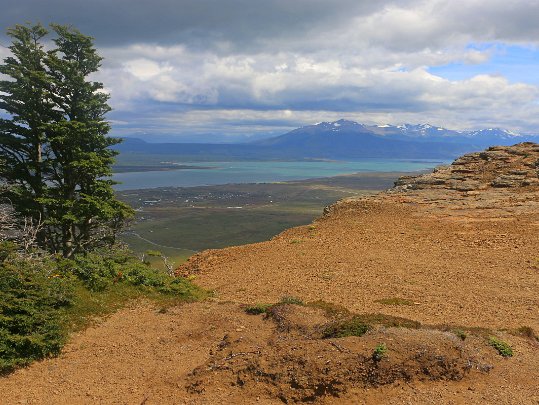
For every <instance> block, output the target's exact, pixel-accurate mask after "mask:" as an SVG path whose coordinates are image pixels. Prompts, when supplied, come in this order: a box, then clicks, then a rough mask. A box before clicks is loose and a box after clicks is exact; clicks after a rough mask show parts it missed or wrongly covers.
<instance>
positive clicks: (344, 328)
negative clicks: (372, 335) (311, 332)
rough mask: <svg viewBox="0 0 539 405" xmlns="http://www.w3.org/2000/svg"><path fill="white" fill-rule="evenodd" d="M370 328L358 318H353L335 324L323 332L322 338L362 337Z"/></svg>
mask: <svg viewBox="0 0 539 405" xmlns="http://www.w3.org/2000/svg"><path fill="white" fill-rule="evenodd" d="M371 329H372V326H371V325H369V324H367V323H365V322H364V321H363V319H362V318H361V317H360V316H354V317H352V318H350V319H348V320H345V321H340V322H335V323H333V324H332V325H330V326H328V327H327V328H326V329H325V330H324V331H323V332H322V336H323V337H324V338H342V337H347V336H363V335H364V334H365V333H367V332H368V331H369V330H371Z"/></svg>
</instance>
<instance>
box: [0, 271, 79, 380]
mask: <svg viewBox="0 0 539 405" xmlns="http://www.w3.org/2000/svg"><path fill="white" fill-rule="evenodd" d="M48 270H50V269H49V268H45V267H44V266H41V267H37V268H36V266H35V265H34V264H33V265H32V266H31V267H30V266H29V265H28V263H24V262H23V261H14V262H9V263H8V262H4V263H2V264H0V373H5V372H9V371H11V370H13V369H15V368H16V367H20V366H25V365H27V364H29V363H30V362H32V361H33V360H38V359H42V358H44V357H47V356H51V355H55V354H57V353H59V351H60V349H61V348H62V346H63V344H64V341H65V338H66V332H65V330H64V328H63V319H62V316H61V312H60V309H62V308H64V307H67V306H69V305H70V304H71V302H72V298H73V284H72V283H73V281H72V280H70V279H69V278H62V277H57V276H56V275H49V276H48V275H47V273H49V271H48Z"/></svg>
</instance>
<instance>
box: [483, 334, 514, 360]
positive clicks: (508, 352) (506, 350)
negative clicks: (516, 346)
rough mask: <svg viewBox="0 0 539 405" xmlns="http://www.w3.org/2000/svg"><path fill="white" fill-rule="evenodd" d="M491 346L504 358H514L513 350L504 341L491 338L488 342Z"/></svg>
mask: <svg viewBox="0 0 539 405" xmlns="http://www.w3.org/2000/svg"><path fill="white" fill-rule="evenodd" d="M488 343H489V345H491V346H492V347H494V348H495V349H496V350H497V351H498V353H499V354H500V355H501V356H503V357H511V356H513V348H512V347H511V346H510V345H509V344H508V343H506V342H504V341H503V340H500V339H498V338H496V337H494V336H491V337H490V339H489V340H488Z"/></svg>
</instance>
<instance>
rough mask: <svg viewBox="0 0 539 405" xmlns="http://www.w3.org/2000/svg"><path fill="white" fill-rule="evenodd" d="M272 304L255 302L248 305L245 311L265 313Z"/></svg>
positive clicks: (252, 313) (250, 313)
mask: <svg viewBox="0 0 539 405" xmlns="http://www.w3.org/2000/svg"><path fill="white" fill-rule="evenodd" d="M271 306H272V305H271V304H255V305H251V306H248V307H246V308H245V312H246V313H247V314H249V315H260V314H265V313H266V312H267V311H268V309H269V308H270V307H271Z"/></svg>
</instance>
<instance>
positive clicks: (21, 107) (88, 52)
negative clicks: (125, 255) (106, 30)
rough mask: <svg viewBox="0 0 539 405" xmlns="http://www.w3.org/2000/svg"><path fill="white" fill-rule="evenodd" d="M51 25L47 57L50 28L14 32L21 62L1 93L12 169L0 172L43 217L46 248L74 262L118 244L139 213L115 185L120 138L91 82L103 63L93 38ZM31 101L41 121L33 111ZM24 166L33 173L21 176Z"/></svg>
mask: <svg viewBox="0 0 539 405" xmlns="http://www.w3.org/2000/svg"><path fill="white" fill-rule="evenodd" d="M51 27H52V30H53V31H54V32H55V33H56V37H55V39H54V40H53V42H54V44H55V45H56V47H55V48H54V49H52V50H50V51H48V52H44V51H43V48H42V46H41V45H40V44H39V41H40V40H41V39H42V38H43V37H44V36H45V35H46V34H47V32H46V30H45V29H44V28H43V27H41V26H39V25H37V26H33V27H27V26H16V27H15V28H14V29H12V30H10V31H9V32H8V34H9V35H10V36H11V37H12V38H13V45H12V46H11V48H10V49H11V50H12V53H13V55H14V56H13V57H8V58H6V60H5V61H4V63H5V64H4V65H3V66H2V67H1V68H0V69H1V70H0V72H2V73H4V74H5V75H7V76H10V77H11V80H9V81H7V80H6V81H2V82H1V84H0V86H1V87H0V89H1V90H2V92H3V93H5V94H6V95H2V94H0V106H1V108H2V109H4V110H5V111H6V112H8V114H10V115H11V119H4V120H2V121H1V122H0V134H1V137H0V158H3V159H4V160H5V162H6V164H5V166H6V167H7V170H4V171H2V172H1V173H0V174H1V176H2V177H3V178H4V179H5V181H6V182H8V183H10V184H14V185H18V186H19V188H21V189H22V191H24V192H20V194H21V196H24V198H16V199H14V200H13V202H14V205H15V207H16V209H17V210H18V211H19V212H23V213H25V214H28V213H30V214H31V215H32V216H33V217H34V218H35V217H36V216H39V218H40V219H41V218H43V221H44V224H45V226H44V227H43V231H42V233H41V235H40V238H39V240H40V242H41V245H42V246H44V247H46V248H47V249H48V250H50V251H53V252H62V254H63V255H64V256H65V257H71V256H72V255H73V254H75V253H78V252H85V251H89V250H92V249H94V248H96V247H99V246H102V245H111V244H113V243H114V242H115V237H116V234H117V232H118V230H119V229H120V228H121V226H122V225H123V224H124V223H125V221H126V220H127V219H128V218H129V217H131V216H132V214H133V211H132V209H131V208H130V207H129V206H127V205H126V204H124V203H122V202H120V201H119V200H117V199H116V198H115V196H114V191H113V189H112V186H113V184H114V182H113V181H112V180H110V176H111V174H112V171H111V165H112V163H113V162H114V156H115V155H116V152H115V151H113V150H111V149H110V146H112V145H114V144H117V143H118V142H120V140H119V139H115V138H111V137H109V136H107V134H108V132H109V130H110V125H109V123H108V122H107V121H106V119H105V115H106V114H107V113H108V112H109V111H110V107H109V105H108V104H107V100H108V98H109V96H108V94H107V93H105V92H104V91H103V85H102V84H101V83H98V82H93V81H90V80H89V79H88V76H89V75H91V74H92V73H95V72H97V71H98V70H99V67H100V65H101V60H102V58H101V57H100V56H99V55H98V54H97V51H96V49H95V47H94V45H93V40H92V38H91V37H88V36H85V35H83V34H81V33H80V32H79V31H77V30H76V29H74V28H72V27H68V26H62V25H51ZM34 33H35V34H34ZM27 55H33V56H32V57H30V56H27ZM29 83H30V84H29ZM27 100H30V101H31V102H32V103H34V104H35V105H37V106H38V107H39V109H38V110H37V111H38V112H39V113H40V114H39V115H36V116H35V117H34V116H33V115H32V113H31V111H27V110H29V109H30V108H29V105H27V104H26V103H27ZM20 151H24V152H25V153H21V152H20ZM26 151H28V152H26ZM32 151H33V152H32ZM17 165H18V166H17ZM19 166H20V167H21V168H28V169H27V170H26V172H24V176H22V177H21V176H19V175H18V173H19V172H20V171H21V170H22V169H20V168H18V167H19ZM14 168H17V171H15V170H14Z"/></svg>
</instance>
